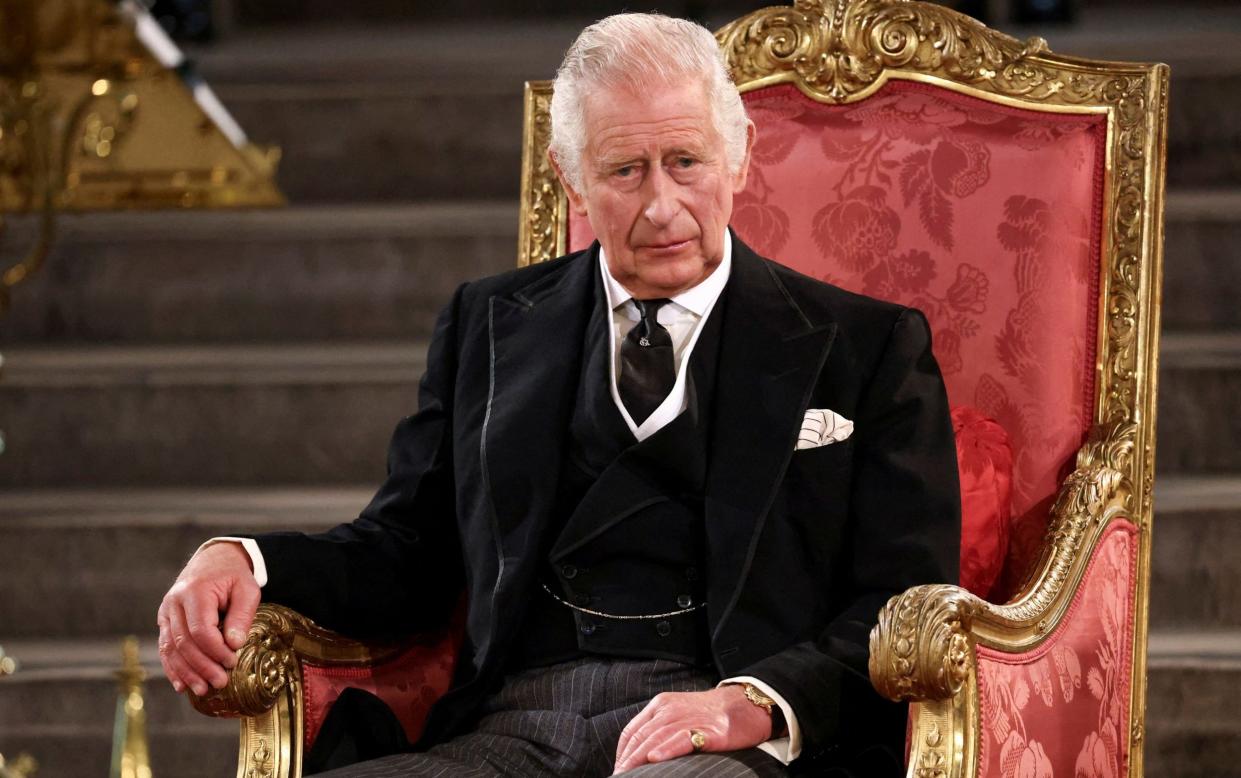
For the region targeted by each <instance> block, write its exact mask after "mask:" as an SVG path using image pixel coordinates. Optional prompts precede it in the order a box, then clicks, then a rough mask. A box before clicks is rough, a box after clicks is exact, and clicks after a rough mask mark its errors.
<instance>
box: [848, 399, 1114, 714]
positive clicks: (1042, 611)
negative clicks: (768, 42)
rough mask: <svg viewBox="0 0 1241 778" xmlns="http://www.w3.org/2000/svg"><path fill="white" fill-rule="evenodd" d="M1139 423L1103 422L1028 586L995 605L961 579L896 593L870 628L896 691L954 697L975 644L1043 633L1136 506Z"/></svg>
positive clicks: (1065, 492)
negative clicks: (1103, 541) (1113, 528)
mask: <svg viewBox="0 0 1241 778" xmlns="http://www.w3.org/2000/svg"><path fill="white" fill-rule="evenodd" d="M1135 436H1136V425H1134V424H1129V423H1117V424H1108V425H1099V426H1097V427H1096V428H1095V429H1094V430H1093V431H1092V434H1091V437H1090V440H1089V441H1088V442H1087V443H1086V445H1084V446H1083V447H1082V448H1081V450H1080V451H1079V452H1078V454H1077V469H1076V470H1074V471H1073V473H1072V474H1071V475H1070V476H1069V477H1068V478H1067V479H1065V481H1064V483H1063V484H1062V485H1061V487H1060V492H1059V494H1058V495H1057V497H1056V501H1055V504H1054V505H1053V506H1052V510H1051V521H1050V524H1049V528H1048V536H1047V542H1046V543H1045V545H1044V549H1043V554H1042V556H1041V558H1040V560H1039V563H1038V564H1037V565H1035V567H1034V572H1033V573H1032V575H1031V577H1030V579H1029V580H1028V581H1027V583H1026V584H1025V586H1023V587H1022V589H1021V592H1020V593H1019V594H1018V595H1017V596H1016V597H1015V598H1014V599H1013V600H1012V601H1011V602H1009V603H1007V604H1004V605H996V604H992V603H989V602H986V601H985V600H982V599H981V598H979V597H976V596H974V595H973V594H970V593H969V592H967V591H965V590H964V589H961V588H960V587H957V586H951V585H947V584H932V585H926V586H916V587H914V588H912V589H909V590H907V591H905V592H903V593H901V594H899V595H897V596H896V597H893V598H892V599H891V600H889V601H888V604H887V605H885V606H884V608H883V610H882V611H881V612H880V614H879V622H878V624H877V625H876V626H875V628H874V629H873V630H872V631H871V634H870V677H871V682H872V683H873V684H874V686H875V688H876V690H878V691H879V693H880V694H882V695H884V696H885V697H887V698H889V699H892V700H911V701H916V700H947V699H951V698H952V697H954V696H955V695H956V694H957V693H958V692H959V691H960V690H961V688H962V686H963V685H964V684H965V683H966V681H967V680H968V679H969V677H970V674H971V672H972V663H973V656H974V651H973V648H974V645H975V644H977V643H982V644H984V645H987V646H991V647H994V648H998V649H1000V650H1006V651H1010V652H1021V651H1026V650H1029V649H1030V648H1033V647H1034V646H1036V645H1038V644H1039V643H1040V642H1042V640H1043V639H1045V638H1046V636H1047V635H1048V634H1050V633H1051V632H1052V631H1053V630H1054V628H1055V626H1056V625H1057V624H1058V623H1059V621H1060V619H1061V618H1063V616H1064V613H1065V612H1066V611H1067V610H1068V606H1069V604H1070V603H1071V601H1072V599H1073V593H1074V592H1075V591H1076V589H1077V584H1078V582H1079V581H1080V580H1081V577H1082V575H1083V574H1084V572H1085V568H1086V565H1087V563H1088V562H1089V559H1090V553H1091V550H1092V549H1093V548H1094V545H1095V543H1096V541H1097V540H1098V538H1099V536H1100V535H1101V534H1102V531H1103V529H1104V528H1105V527H1106V526H1107V524H1108V522H1110V521H1111V519H1112V518H1113V517H1115V516H1118V515H1121V514H1124V513H1126V512H1127V511H1129V510H1130V509H1131V507H1132V506H1130V504H1129V503H1130V500H1131V495H1132V487H1131V485H1130V484H1129V482H1128V479H1127V478H1126V477H1125V475H1124V473H1125V472H1126V471H1127V467H1126V465H1127V463H1128V460H1129V457H1130V456H1131V454H1132V452H1133V447H1134V438H1135Z"/></svg>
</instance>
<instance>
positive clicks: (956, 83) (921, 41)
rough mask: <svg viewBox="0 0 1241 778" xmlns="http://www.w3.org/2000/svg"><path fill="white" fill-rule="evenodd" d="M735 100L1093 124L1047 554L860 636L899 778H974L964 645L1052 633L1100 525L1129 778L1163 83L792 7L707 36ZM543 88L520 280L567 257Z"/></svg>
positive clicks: (924, 598)
mask: <svg viewBox="0 0 1241 778" xmlns="http://www.w3.org/2000/svg"><path fill="white" fill-rule="evenodd" d="M716 39H717V40H718V41H719V43H720V46H721V48H722V49H723V50H724V53H725V56H726V58H727V61H728V63H729V66H730V68H731V71H732V74H733V79H734V81H735V82H736V84H737V86H738V89H740V90H741V91H742V92H743V93H744V92H747V91H750V90H753V89H758V88H761V87H765V86H769V85H772V84H778V83H790V84H793V85H795V86H796V87H797V88H798V89H800V90H801V91H802V92H803V93H804V94H806V95H807V96H809V97H810V98H812V99H814V100H818V101H820V102H824V103H829V104H844V103H852V102H856V101H859V100H862V99H865V98H866V97H867V96H869V95H871V94H873V93H874V92H875V91H876V90H878V89H879V88H881V87H882V86H883V85H884V84H885V83H887V82H888V81H890V80H892V79H904V80H912V81H921V82H925V83H931V84H934V85H936V86H939V87H943V88H945V89H950V90H954V91H957V92H961V93H965V94H969V95H971V96H974V97H978V98H981V99H983V100H988V101H991V102H995V103H1001V104H1004V105H1009V106H1016V107H1022V108H1031V109H1035V110H1040V111H1049V112H1061V113H1097V114H1103V115H1105V116H1106V117H1107V140H1106V147H1107V148H1106V170H1107V175H1106V186H1105V190H1104V214H1105V216H1104V222H1103V224H1104V235H1103V240H1102V251H1101V256H1100V263H1101V274H1100V296H1099V310H1098V316H1097V320H1098V334H1097V343H1098V349H1097V355H1098V356H1097V362H1096V365H1095V371H1096V379H1097V380H1096V396H1095V404H1094V417H1093V422H1094V426H1093V428H1092V431H1091V434H1090V437H1089V440H1088V441H1087V443H1086V444H1085V445H1084V446H1083V447H1082V449H1081V450H1080V451H1079V453H1078V455H1077V469H1076V471H1075V472H1073V473H1072V474H1071V475H1070V476H1069V478H1067V479H1066V480H1065V482H1064V484H1063V485H1062V486H1061V489H1060V492H1059V495H1058V497H1057V499H1056V501H1055V504H1054V506H1053V508H1052V511H1051V517H1050V521H1049V527H1048V532H1047V544H1046V546H1045V548H1044V550H1043V554H1042V557H1041V559H1040V561H1039V563H1038V564H1037V565H1036V566H1035V569H1034V572H1033V573H1032V574H1031V576H1030V579H1029V580H1028V581H1027V583H1026V584H1025V585H1024V586H1023V587H1022V589H1021V592H1020V593H1019V594H1018V595H1017V596H1016V597H1015V598H1014V599H1013V600H1012V601H1011V602H1009V603H1007V604H1004V605H995V604H991V603H987V602H984V601H982V600H980V599H978V598H977V597H974V596H973V595H971V594H969V593H968V592H965V591H964V590H962V589H959V588H957V587H953V586H925V587H917V588H915V589H911V590H910V591H908V592H906V593H904V594H903V595H901V596H900V597H897V598H894V599H893V601H892V602H891V603H889V604H888V606H887V607H886V608H885V609H884V611H883V613H882V614H881V616H880V622H879V625H878V627H877V628H876V630H875V632H874V633H873V634H872V636H871V640H872V644H871V645H872V648H871V677H872V681H873V682H874V683H875V686H876V688H877V689H879V691H880V692H881V693H883V694H885V695H887V696H890V697H892V698H894V699H908V700H911V701H913V703H914V711H915V730H914V733H913V738H912V751H911V754H910V763H909V775H910V776H917V777H918V778H923V777H924V776H925V778H936V777H941V776H942V777H943V778H959V777H961V778H965V777H972V776H974V775H976V774H977V770H978V764H977V760H978V747H979V743H978V741H977V738H978V733H979V722H978V715H979V711H978V687H977V675H976V668H975V652H974V650H973V649H974V647H975V646H978V645H982V646H988V647H991V648H994V649H997V650H1000V651H1005V652H1011V653H1019V652H1025V651H1029V650H1031V649H1033V648H1034V647H1036V646H1038V645H1039V644H1040V643H1041V642H1043V641H1044V640H1045V639H1046V638H1047V637H1048V636H1049V635H1051V634H1052V633H1053V632H1054V631H1055V629H1056V627H1057V626H1058V625H1059V624H1060V622H1061V620H1062V619H1063V618H1064V616H1065V613H1066V612H1067V610H1068V607H1069V605H1070V603H1071V601H1072V598H1073V595H1074V593H1075V592H1076V590H1077V586H1078V583H1079V582H1080V580H1081V578H1082V576H1083V575H1084V573H1085V570H1086V566H1087V563H1088V562H1089V560H1090V556H1091V553H1092V551H1093V549H1094V547H1095V545H1096V543H1097V542H1098V540H1099V538H1100V537H1101V536H1102V534H1103V532H1104V530H1105V529H1106V528H1107V526H1108V524H1109V523H1110V522H1111V521H1112V520H1113V519H1117V518H1126V519H1128V520H1129V521H1131V522H1132V523H1133V524H1134V525H1135V526H1136V527H1137V529H1138V531H1139V537H1140V541H1139V544H1138V565H1137V576H1136V588H1137V591H1136V592H1135V598H1134V601H1135V613H1134V623H1135V628H1134V644H1133V646H1132V663H1131V666H1132V677H1131V697H1130V714H1129V724H1130V726H1129V745H1130V748H1129V753H1130V760H1129V775H1130V776H1140V775H1142V769H1143V768H1142V740H1143V734H1144V714H1145V705H1146V624H1147V609H1148V601H1149V587H1150V553H1151V551H1150V543H1151V520H1152V514H1151V504H1152V496H1151V495H1152V488H1153V483H1154V473H1155V462H1154V458H1155V393H1156V378H1157V371H1158V337H1159V304H1160V288H1161V284H1162V264H1163V232H1164V225H1163V212H1164V203H1163V200H1164V168H1165V154H1166V145H1167V101H1168V75H1169V72H1168V68H1167V66H1166V65H1160V64H1142V63H1123V62H1102V61H1096V60H1088V59H1080V58H1075V57H1066V56H1061V55H1056V54H1053V53H1052V52H1051V51H1050V50H1048V48H1047V44H1046V42H1045V41H1043V40H1042V39H1041V38H1031V39H1030V40H1027V41H1024V42H1023V41H1019V40H1017V39H1015V38H1012V37H1010V36H1008V35H1004V34H1002V33H1000V32H997V31H995V30H991V29H989V28H988V27H986V26H985V25H983V24H981V23H979V22H977V21H975V20H974V19H971V18H969V17H967V16H963V15H961V14H959V13H956V12H954V11H952V10H949V9H947V8H944V7H942V6H937V5H932V4H930V3H925V2H917V1H916V0H795V2H794V3H793V4H792V5H791V6H778V7H771V8H765V9H762V10H759V11H755V12H754V13H751V14H749V15H747V16H744V17H742V18H740V19H737V20H736V21H734V22H732V23H730V24H728V25H726V26H725V27H723V28H722V29H720V30H719V31H718V32H716ZM551 94H552V87H551V82H548V81H536V82H528V83H527V84H526V90H525V108H526V114H525V116H526V119H525V133H524V135H525V137H524V147H523V159H522V201H521V217H520V219H521V221H520V229H519V247H518V265H526V264H530V263H533V262H541V261H544V260H547V259H551V258H553V257H557V256H560V255H561V254H564V253H565V251H566V236H567V232H568V221H567V219H568V207H567V205H568V204H567V199H566V197H565V194H564V192H563V190H562V189H561V187H560V184H559V182H558V181H557V179H556V176H555V172H554V171H553V170H552V168H551V165H550V164H549V163H548V161H547V148H548V144H549V141H550V129H551V124H550V102H551Z"/></svg>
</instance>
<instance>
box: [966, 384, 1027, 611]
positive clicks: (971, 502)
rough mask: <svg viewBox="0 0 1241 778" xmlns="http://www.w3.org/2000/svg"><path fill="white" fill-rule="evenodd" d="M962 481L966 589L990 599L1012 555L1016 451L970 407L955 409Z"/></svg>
mask: <svg viewBox="0 0 1241 778" xmlns="http://www.w3.org/2000/svg"><path fill="white" fill-rule="evenodd" d="M952 429H953V432H954V433H956V440H957V468H958V473H959V474H960V478H961V586H962V587H964V588H965V589H968V590H969V591H971V592H973V593H974V594H976V595H978V596H979V597H982V598H983V599H989V598H990V596H991V593H992V590H993V589H994V588H995V584H996V582H997V581H998V580H999V578H1000V571H1001V570H1003V569H1004V556H1005V554H1006V552H1007V551H1008V528H1009V522H1010V519H1011V512H1012V490H1013V452H1012V449H1010V448H1009V446H1008V435H1006V434H1005V433H1004V428H1003V427H1001V426H1000V425H999V424H997V423H996V422H995V421H994V420H992V419H988V418H987V417H986V416H984V415H982V413H980V412H979V411H977V410H975V409H974V408H970V407H960V408H953V409H952Z"/></svg>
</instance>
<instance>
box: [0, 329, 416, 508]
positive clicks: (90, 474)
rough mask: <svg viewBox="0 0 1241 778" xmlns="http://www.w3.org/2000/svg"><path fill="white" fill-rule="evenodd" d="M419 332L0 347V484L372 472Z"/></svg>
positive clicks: (411, 374) (356, 476) (406, 394)
mask: <svg viewBox="0 0 1241 778" xmlns="http://www.w3.org/2000/svg"><path fill="white" fill-rule="evenodd" d="M425 352H426V344H425V343H416V342H408V343H407V342H401V343H389V342H383V343H340V344H333V345H310V346H306V345H298V346H289V345H263V346H227V347H213V346H195V347H193V348H189V347H186V348H177V347H145V348H121V347H108V348H104V347H94V348H55V349H8V350H6V351H5V353H4V356H5V359H6V362H5V368H4V372H5V376H4V380H3V381H0V426H2V428H3V429H4V432H5V440H6V445H7V451H6V452H5V454H4V455H3V456H0V488H14V487H18V488H31V487H39V486H70V485H71V486H74V487H81V486H105V485H106V486H111V487H115V486H132V485H144V486H161V485H165V486H166V485H179V486H195V485H219V484H233V485H258V484H262V485H270V484H317V485H322V484H340V483H378V482H379V481H380V480H381V479H382V478H383V475H384V472H385V462H386V454H385V452H386V449H387V441H388V439H389V437H390V435H391V433H392V430H393V428H394V427H395V425H396V422H397V421H398V420H399V419H400V418H402V417H403V416H405V415H407V414H409V413H411V412H413V411H414V410H415V409H416V407H417V395H416V381H417V379H418V377H419V376H420V375H421V374H422V370H423V365H424V360H425Z"/></svg>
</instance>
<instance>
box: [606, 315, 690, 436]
mask: <svg viewBox="0 0 1241 778" xmlns="http://www.w3.org/2000/svg"><path fill="white" fill-rule="evenodd" d="M668 302H669V301H668V300H666V299H659V300H634V301H633V304H634V305H636V306H638V313H640V314H641V315H642V318H641V319H640V320H639V321H638V323H637V324H635V325H633V329H631V330H629V334H628V335H626V336H625V340H624V341H622V342H621V350H620V358H621V374H620V380H619V381H618V382H617V389H618V390H620V396H621V402H623V403H625V408H626V409H628V411H629V415H630V416H631V417H632V418H633V421H634V423H635V424H641V423H642V422H644V421H646V417H648V416H650V415H651V414H652V413H654V412H655V409H656V408H658V407H659V406H660V404H661V403H662V402H663V401H664V398H665V397H667V396H668V392H671V391H672V385H673V384H674V383H676V380H677V373H676V359H675V358H674V357H673V354H672V336H671V335H669V334H668V330H666V329H664V327H663V325H662V324H660V323H659V319H658V318H656V317H657V315H658V313H659V309H660V308H662V307H663V306H664V305H665V304H666V303H668Z"/></svg>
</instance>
